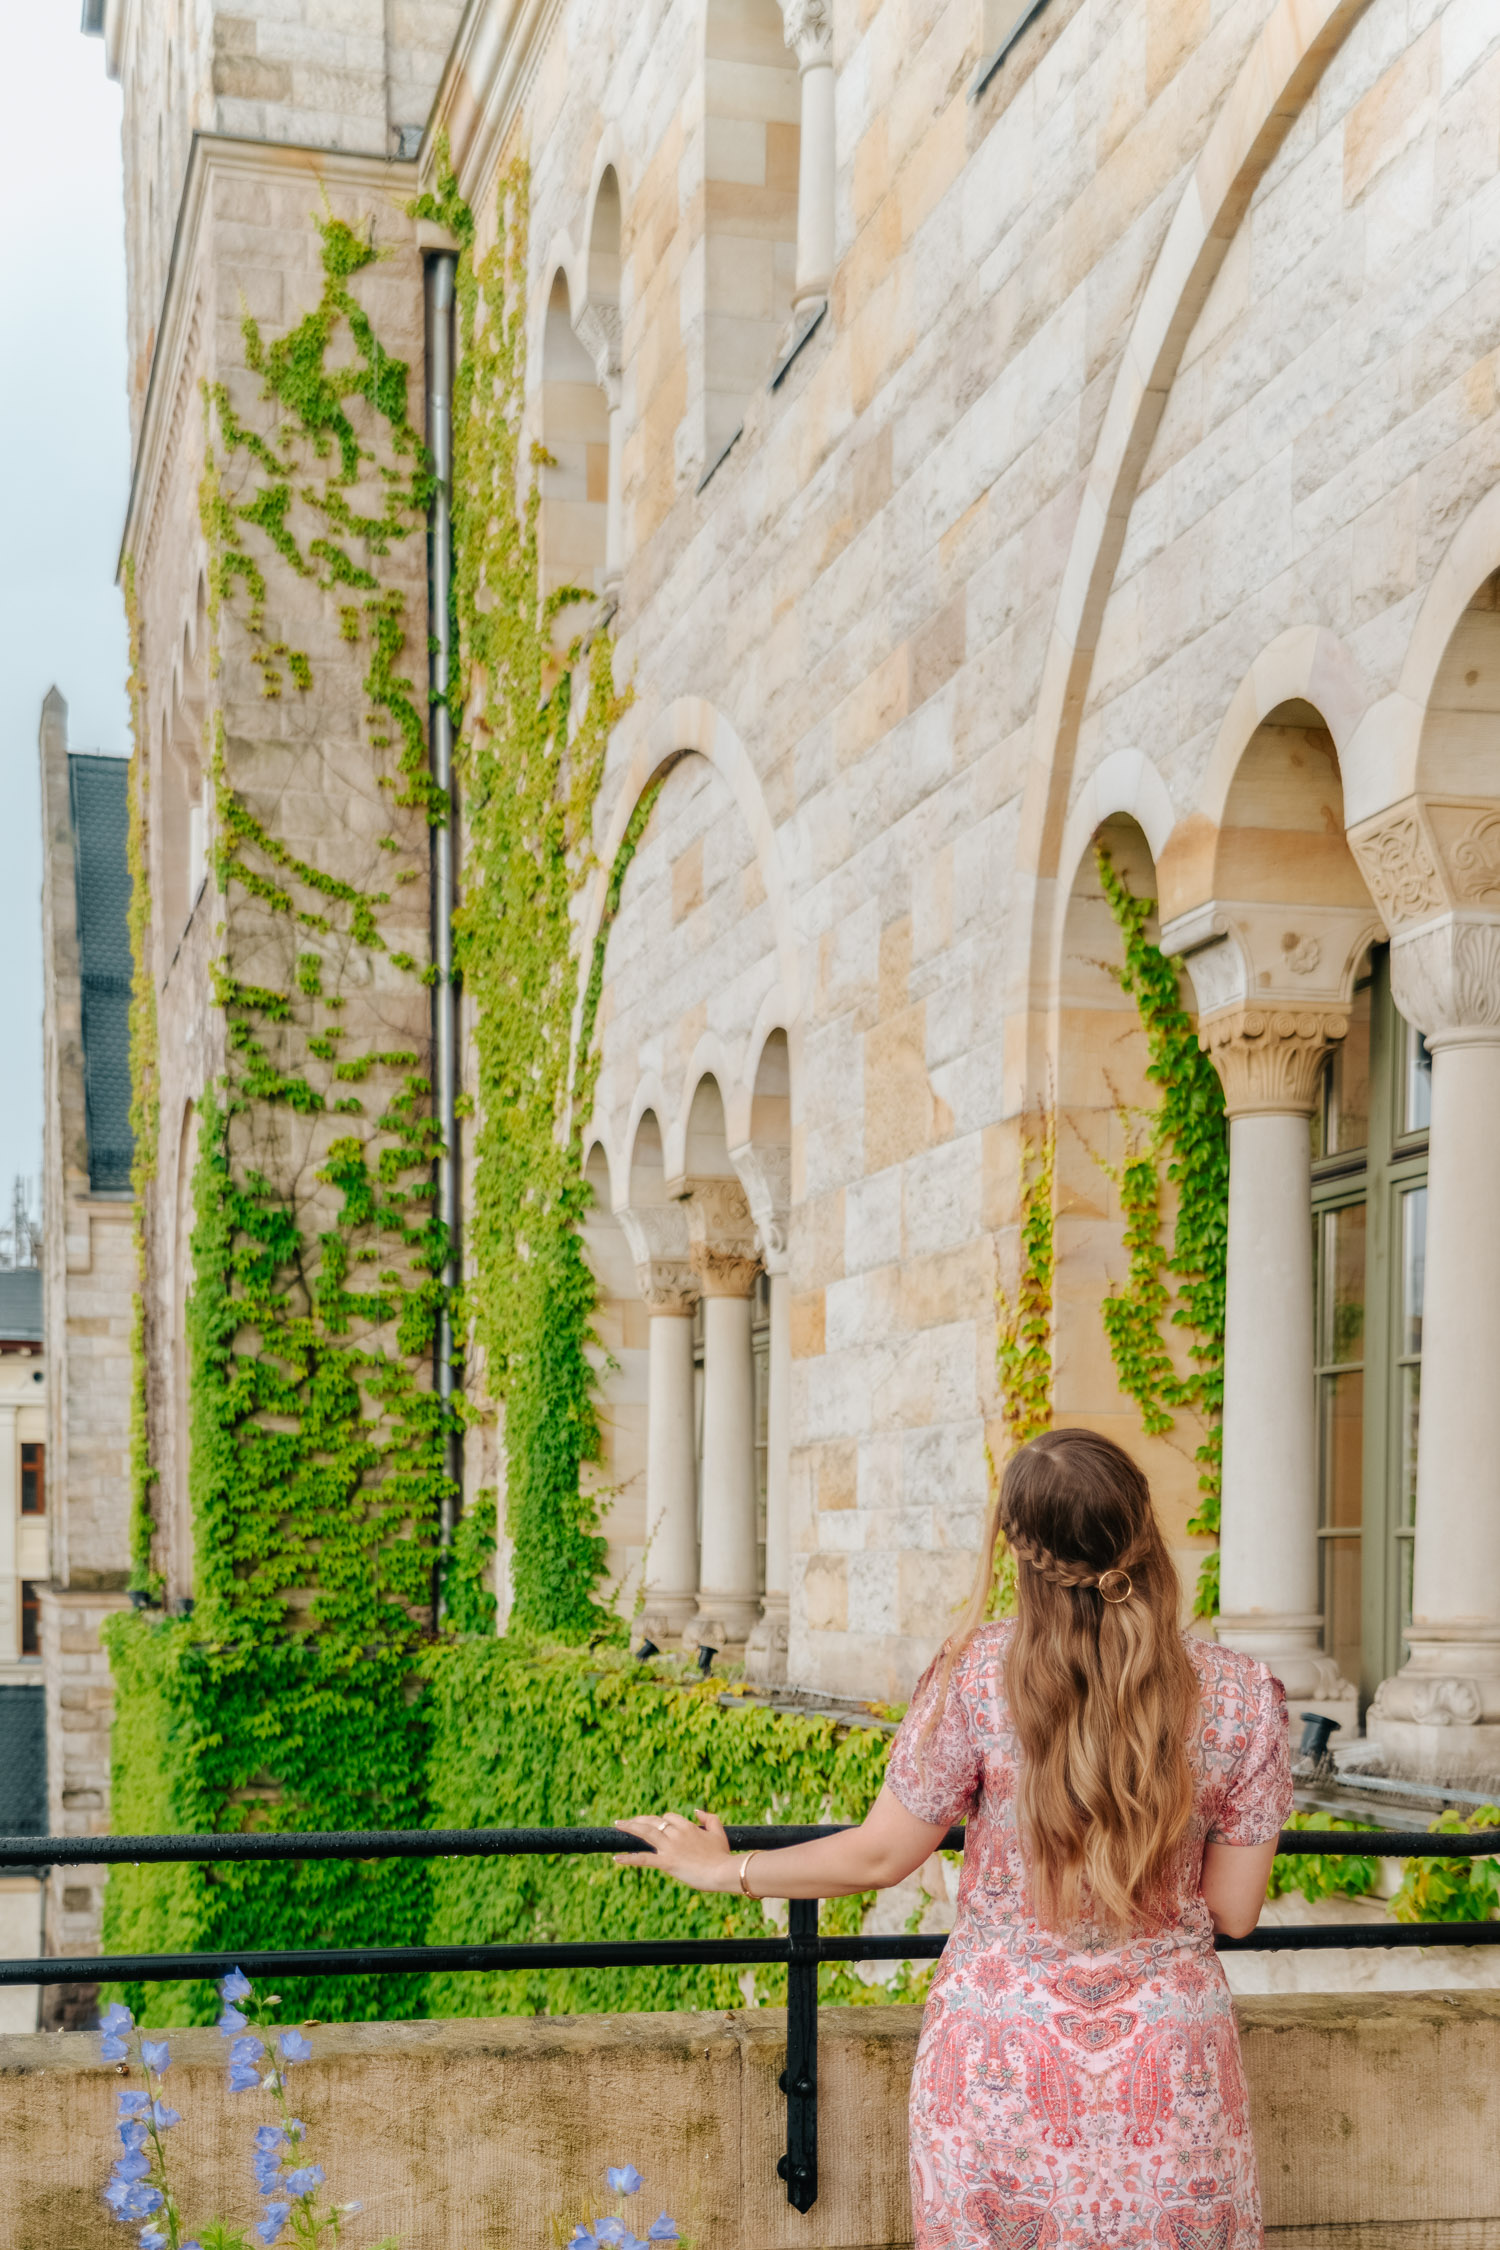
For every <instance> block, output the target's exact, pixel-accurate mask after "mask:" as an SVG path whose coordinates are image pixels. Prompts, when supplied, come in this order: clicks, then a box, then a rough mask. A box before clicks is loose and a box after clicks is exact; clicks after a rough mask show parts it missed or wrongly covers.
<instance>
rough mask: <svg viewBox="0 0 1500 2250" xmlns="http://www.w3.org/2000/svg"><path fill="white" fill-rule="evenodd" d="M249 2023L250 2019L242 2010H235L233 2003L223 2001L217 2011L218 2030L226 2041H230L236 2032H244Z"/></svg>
mask: <svg viewBox="0 0 1500 2250" xmlns="http://www.w3.org/2000/svg"><path fill="white" fill-rule="evenodd" d="M249 2021H250V2018H249V2017H248V2016H247V2015H246V2014H245V2012H244V2010H243V2009H242V2008H236V2007H235V2006H234V2005H233V2003H232V2002H230V2001H228V2000H226V2001H225V2003H224V2005H223V2007H222V2008H221V2009H220V2010H219V2030H220V2031H221V2032H222V2033H223V2035H224V2037H225V2038H226V2039H232V2038H233V2037H234V2035H235V2033H236V2032H237V2031H243V2030H245V2028H246V2026H247V2025H248V2024H249Z"/></svg>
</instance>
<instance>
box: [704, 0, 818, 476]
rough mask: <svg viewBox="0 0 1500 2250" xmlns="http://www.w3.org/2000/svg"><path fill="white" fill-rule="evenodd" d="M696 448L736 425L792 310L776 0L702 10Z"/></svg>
mask: <svg viewBox="0 0 1500 2250" xmlns="http://www.w3.org/2000/svg"><path fill="white" fill-rule="evenodd" d="M703 57H704V61H703V139H704V147H703V170H704V180H705V192H706V197H707V217H706V224H705V228H704V238H703V250H702V255H703V258H704V276H703V300H702V301H703V327H702V350H703V458H704V461H705V463H707V462H712V461H714V460H716V459H717V458H718V456H719V455H720V454H721V453H722V452H723V450H724V448H725V446H726V445H727V444H728V443H729V441H730V439H731V438H732V437H733V436H734V435H735V433H736V431H737V430H738V429H739V427H740V424H741V422H742V421H743V419H744V413H745V407H746V403H747V401H748V400H749V398H750V395H751V393H752V391H753V390H754V389H755V387H756V386H757V384H758V383H760V382H762V381H763V380H764V378H765V375H766V372H767V370H768V369H769V367H770V366H771V364H772V362H773V360H774V359H775V356H776V349H777V345H778V343H779V342H780V340H781V338H782V336H783V335H784V334H785V332H786V330H787V327H788V324H789V323H790V320H791V317H792V292H793V288H794V286H795V283H796V275H797V176H798V168H799V162H800V153H801V144H802V132H801V117H802V97H801V90H800V87H799V84H798V78H797V65H796V62H795V60H794V58H793V56H792V54H791V53H790V51H789V49H788V47H787V44H786V31H785V26H784V23H783V20H782V14H781V9H780V7H779V6H778V5H777V0H707V5H706V7H705V9H704V16H703Z"/></svg>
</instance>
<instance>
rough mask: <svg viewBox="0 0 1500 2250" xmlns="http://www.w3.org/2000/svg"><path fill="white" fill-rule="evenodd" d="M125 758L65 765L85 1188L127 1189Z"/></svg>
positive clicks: (78, 755) (88, 758) (72, 759)
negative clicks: (78, 976)
mask: <svg viewBox="0 0 1500 2250" xmlns="http://www.w3.org/2000/svg"><path fill="white" fill-rule="evenodd" d="M128 775H129V765H128V762H127V761H126V760H125V759H124V758H103V757H99V756H96V755H95V754H94V753H93V752H91V751H74V752H73V753H72V754H71V755H70V756H69V759H68V793H69V798H70V801H71V805H72V812H73V855H74V861H73V864H74V872H75V880H76V884H77V891H78V957H79V966H80V967H81V969H82V972H83V1098H84V1113H85V1116H86V1119H87V1124H88V1141H89V1186H90V1187H91V1188H93V1189H95V1190H98V1189H101V1188H104V1189H108V1188H128V1187H129V1186H130V1162H131V1157H132V1154H133V1153H134V1143H133V1139H132V1135H131V1131H130V976H131V962H130V929H129V922H128V918H127V917H128V910H129V906H130V870H129V868H128V866H127V865H126V859H125V837H126V830H127V827H128V824H129V817H130V816H129V810H128V806H127V803H126V795H125V789H126V781H127V778H128Z"/></svg>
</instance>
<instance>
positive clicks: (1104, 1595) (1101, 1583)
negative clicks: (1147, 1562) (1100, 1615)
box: [1095, 1570, 1135, 1609]
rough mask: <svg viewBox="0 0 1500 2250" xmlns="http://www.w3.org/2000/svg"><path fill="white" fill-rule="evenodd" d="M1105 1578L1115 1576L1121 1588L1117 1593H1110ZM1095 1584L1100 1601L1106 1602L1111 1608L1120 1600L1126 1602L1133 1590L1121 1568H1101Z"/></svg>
mask: <svg viewBox="0 0 1500 2250" xmlns="http://www.w3.org/2000/svg"><path fill="white" fill-rule="evenodd" d="M1107 1578H1117V1579H1118V1580H1119V1581H1120V1585H1121V1587H1122V1589H1123V1590H1122V1591H1121V1592H1120V1593H1118V1594H1112V1593H1111V1592H1110V1590H1109V1588H1108V1587H1107V1586H1106V1584H1105V1580H1106V1579H1107ZM1095 1584H1096V1585H1097V1586H1098V1588H1099V1599H1100V1600H1101V1601H1102V1602H1108V1603H1109V1605H1110V1607H1111V1608H1112V1609H1113V1608H1115V1607H1117V1606H1118V1604H1119V1603H1121V1602H1128V1601H1129V1599H1130V1597H1131V1595H1132V1594H1133V1593H1134V1591H1135V1588H1134V1587H1133V1586H1132V1585H1131V1582H1130V1578H1129V1575H1128V1573H1126V1572H1125V1571H1123V1570H1101V1571H1100V1573H1099V1576H1098V1578H1097V1579H1096V1580H1095Z"/></svg>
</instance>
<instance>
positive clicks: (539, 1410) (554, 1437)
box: [418, 154, 639, 1639]
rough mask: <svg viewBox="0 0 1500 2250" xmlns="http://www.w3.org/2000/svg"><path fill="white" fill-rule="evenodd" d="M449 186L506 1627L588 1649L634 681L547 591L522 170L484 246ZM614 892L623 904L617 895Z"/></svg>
mask: <svg viewBox="0 0 1500 2250" xmlns="http://www.w3.org/2000/svg"><path fill="white" fill-rule="evenodd" d="M438 177H439V185H438V191H437V193H436V195H434V196H431V197H428V198H425V199H424V200H423V202H422V203H421V204H420V205H419V206H418V209H419V211H421V212H422V213H423V214H424V215H426V216H430V217H433V218H436V219H439V220H441V221H442V222H443V223H445V224H447V225H448V226H450V227H451V228H452V229H453V231H454V233H455V234H456V235H457V236H458V238H459V240H460V242H461V244H462V250H461V253H460V256H459V260H458V272H457V286H456V304H457V320H458V347H459V348H458V359H457V366H458V373H457V379H456V383H455V389H454V399H453V434H454V459H455V468H456V475H455V484H454V494H453V548H454V579H453V583H454V612H455V618H456V623H457V628H458V648H459V659H460V661H459V665H458V667H457V678H456V680H455V686H454V714H455V719H459V718H461V719H462V721H463V728H462V732H461V734H460V736H459V740H458V748H457V758H456V763H457V768H458V773H459V779H460V784H461V787H462V790H463V795H464V811H465V824H466V831H467V835H466V852H465V862H464V886H465V887H464V898H463V901H462V904H461V906H460V908H459V911H458V914H457V917H456V919H455V925H454V930H455V955H456V959H457V961H458V964H459V967H460V970H461V973H462V976H463V980H464V987H465V991H466V994H467V995H468V997H469V999H470V1001H471V1003H472V1008H473V1023H474V1054H475V1062H476V1083H475V1088H474V1109H475V1113H476V1118H477V1124H476V1131H475V1141H474V1189H473V1197H472V1206H471V1210H470V1213H469V1218H468V1230H469V1235H468V1239H469V1250H470V1257H471V1260H472V1266H473V1286H472V1302H471V1307H470V1310H471V1313H472V1319H473V1328H474V1336H475V1341H476V1343H477V1345H478V1347H479V1349H480V1351H481V1352H482V1354H483V1359H484V1375H485V1382H486V1386H487V1387H488V1389H489V1390H490V1392H491V1393H492V1394H493V1395H494V1396H495V1397H496V1398H497V1399H498V1400H500V1401H501V1402H503V1406H504V1416H505V1420H504V1446H505V1472H506V1473H505V1494H506V1521H507V1530H508V1533H509V1538H510V1571H511V1587H512V1606H511V1625H512V1627H513V1629H514V1630H516V1631H518V1632H521V1633H531V1634H542V1635H551V1636H555V1637H560V1638H563V1639H580V1638H588V1637H591V1636H598V1635H600V1634H604V1635H610V1634H617V1633H619V1632H620V1631H621V1630H622V1629H623V1628H622V1627H621V1626H620V1624H619V1623H618V1621H617V1620H616V1619H615V1618H614V1616H613V1615H612V1613H611V1612H610V1611H609V1610H607V1609H606V1608H605V1607H604V1605H603V1604H602V1603H601V1602H600V1600H599V1598H598V1595H597V1591H596V1589H597V1587H598V1584H599V1580H600V1577H601V1575H602V1572H603V1566H604V1552H605V1548H604V1541H603V1538H602V1537H601V1535H600V1532H599V1525H598V1515H597V1504H596V1502H595V1500H594V1499H593V1497H592V1496H591V1495H590V1494H589V1493H588V1492H587V1491H586V1490H585V1489H584V1485H583V1481H582V1478H581V1475H580V1471H581V1469H582V1467H583V1465H584V1464H585V1463H587V1462H590V1461H594V1460H597V1459H598V1458H599V1455H600V1451H601V1438H600V1427H599V1420H598V1414H597V1409H596V1404H595V1394H594V1382H595V1377H594V1369H593V1366H592V1364H591V1361H590V1357H589V1346H590V1344H591V1342H592V1340H593V1328H592V1321H593V1315H594V1308H595V1291H594V1282H593V1278H592V1275H591V1274H590V1272H589V1269H588V1265H587V1263H586V1260H585V1258H584V1254H583V1246H582V1241H581V1237H580V1223H581V1221H582V1218H583V1215H584V1212H585V1210H586V1208H587V1205H588V1199H589V1189H588V1187H587V1185H586V1183H585V1180H584V1177H583V1170H582V1164H581V1151H580V1149H579V1145H578V1126H579V1123H580V1122H581V1120H582V1119H583V1117H584V1116H586V1114H587V1109H588V1106H589V1099H590V1095H591V1089H592V1074H593V1071H594V1069H595V1068H596V1063H595V1061H594V1058H593V1056H592V1052H591V1050H592V1030H593V1008H594V1006H596V1005H597V997H598V979H599V975H600V973H601V972H600V969H599V964H598V962H597V960H596V961H595V963H593V964H591V968H592V971H593V974H592V976H591V979H590V984H589V994H590V1004H589V1005H588V1006H586V1008H585V1025H584V1035H583V1037H582V1039H581V1040H580V1041H578V1042H577V1043H576V1044H575V1041H574V1038H573V1029H574V1025H573V1015H574V999H575V995H576V992H577V962H576V955H575V946H574V927H575V921H574V917H575V909H576V907H577V904H578V901H579V898H580V894H581V892H582V889H583V886H584V884H585V883H586V882H587V881H588V879H589V877H590V875H591V873H592V871H593V868H594V860H593V855H592V850H591V841H590V839H591V833H592V823H593V812H594V804H595V800H596V798H597V795H598V790H599V784H600V780H601V778H602V774H603V768H604V753H605V747H606V744H607V742H608V739H609V733H610V729H611V728H612V727H613V725H614V724H615V722H616V720H617V719H618V718H619V717H620V715H621V714H622V712H623V711H624V709H625V707H626V704H627V701H628V697H627V696H626V695H624V694H622V693H621V692H620V691H618V690H617V689H616V686H615V682H614V671H613V644H612V641H611V638H610V635H609V632H608V630H607V627H605V626H604V625H601V624H597V623H592V622H590V623H588V624H583V625H579V626H577V627H576V629H574V628H571V627H570V626H569V623H568V621H569V619H570V618H573V619H577V618H578V617H579V616H580V614H581V613H584V612H587V614H588V616H589V618H590V619H591V618H592V609H591V604H592V596H591V595H590V594H588V593H587V591H586V590H585V589H583V588H580V587H576V586H566V585H565V586H557V587H553V588H551V589H550V590H548V589H547V588H546V587H545V586H544V583H543V574H542V558H541V554H540V543H539V523H540V511H541V484H540V472H541V470H542V469H543V467H544V466H545V465H546V456H545V454H544V453H542V451H541V449H540V448H536V447H534V448H532V449H531V450H530V452H529V453H528V452H527V449H526V446H525V440H524V412H525V392H526V249H527V228H528V193H529V184H528V173H527V168H526V165H525V162H524V160H522V159H517V160H516V161H515V162H514V163H512V164H511V165H510V166H509V168H508V169H507V170H506V171H505V172H504V173H503V174H502V176H501V179H500V182H499V187H498V199H497V210H496V224H495V234H494V239H493V241H492V242H491V243H490V245H489V246H488V247H487V248H483V249H481V248H480V247H479V245H478V242H477V236H476V229H475V226H474V223H473V218H472V214H471V213H469V211H468V210H467V208H466V206H464V204H463V203H462V200H461V198H460V197H459V196H458V193H457V190H456V187H455V186H454V183H453V180H452V176H451V173H450V172H449V171H448V168H447V163H446V154H444V155H443V156H442V158H441V160H440V164H439V175H438ZM638 834H639V829H637V831H636V835H637V836H638ZM634 841H635V838H634V837H633V838H632V839H631V841H630V848H631V849H633V848H634ZM625 864H628V854H627V855H626V859H625ZM623 872H624V867H623V865H620V866H619V868H618V874H619V877H620V879H623ZM614 896H615V903H616V904H618V889H617V888H616V890H615V893H614ZM471 1574H472V1573H471ZM463 1599H464V1600H465V1602H466V1603H467V1602H468V1597H467V1596H465V1597H463ZM465 1614H466V1615H467V1614H468V1610H467V1608H466V1611H465Z"/></svg>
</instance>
